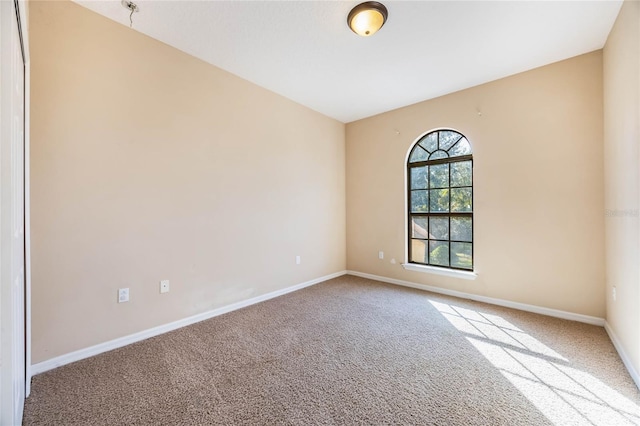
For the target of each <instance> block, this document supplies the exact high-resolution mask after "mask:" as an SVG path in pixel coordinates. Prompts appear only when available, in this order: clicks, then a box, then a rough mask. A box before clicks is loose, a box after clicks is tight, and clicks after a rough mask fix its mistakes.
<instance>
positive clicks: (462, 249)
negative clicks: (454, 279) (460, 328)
mask: <svg viewBox="0 0 640 426" xmlns="http://www.w3.org/2000/svg"><path fill="white" fill-rule="evenodd" d="M471 154H472V153H471V145H470V144H469V141H468V140H467V139H466V138H465V137H464V136H463V135H462V134H460V133H458V132H456V131H454V130H436V131H433V132H430V133H428V134H426V135H425V136H423V137H421V138H420V139H419V140H418V141H417V142H416V143H415V145H414V146H413V148H412V150H411V153H410V154H409V160H408V161H407V191H408V203H407V204H408V212H407V214H408V223H409V230H408V232H409V238H408V241H409V262H410V263H414V264H422V265H431V266H437V267H443V268H450V269H461V270H467V271H469V270H473V156H472V155H471Z"/></svg>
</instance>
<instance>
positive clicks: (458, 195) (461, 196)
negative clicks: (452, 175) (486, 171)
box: [451, 188, 473, 212]
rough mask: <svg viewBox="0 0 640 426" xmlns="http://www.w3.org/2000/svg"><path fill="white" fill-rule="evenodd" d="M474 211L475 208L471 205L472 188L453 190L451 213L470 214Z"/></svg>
mask: <svg viewBox="0 0 640 426" xmlns="http://www.w3.org/2000/svg"><path fill="white" fill-rule="evenodd" d="M472 210H473V206H472V205H471V188H452V189H451V211H452V212H470V211H472Z"/></svg>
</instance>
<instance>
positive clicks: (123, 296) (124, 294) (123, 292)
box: [118, 288, 129, 303]
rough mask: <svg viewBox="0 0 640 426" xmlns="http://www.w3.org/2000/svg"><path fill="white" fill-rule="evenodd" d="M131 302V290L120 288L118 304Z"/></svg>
mask: <svg viewBox="0 0 640 426" xmlns="http://www.w3.org/2000/svg"><path fill="white" fill-rule="evenodd" d="M128 301H129V289H128V288H119V289H118V303H124V302H128Z"/></svg>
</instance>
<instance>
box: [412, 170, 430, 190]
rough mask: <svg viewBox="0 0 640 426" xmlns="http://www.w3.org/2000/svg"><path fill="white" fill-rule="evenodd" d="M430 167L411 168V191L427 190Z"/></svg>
mask: <svg viewBox="0 0 640 426" xmlns="http://www.w3.org/2000/svg"><path fill="white" fill-rule="evenodd" d="M427 171H428V167H427V166H424V167H413V168H411V189H426V188H427V184H428V183H429V180H428V179H429V175H428V173H427Z"/></svg>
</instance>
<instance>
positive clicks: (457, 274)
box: [402, 263, 478, 280]
mask: <svg viewBox="0 0 640 426" xmlns="http://www.w3.org/2000/svg"><path fill="white" fill-rule="evenodd" d="M402 267H403V268H404V269H406V270H408V271H415V272H422V273H425V274H436V275H444V276H447V277H454V278H462V279H463V280H475V279H476V278H477V277H478V274H476V273H475V272H472V271H468V272H467V271H459V270H457V269H446V268H438V267H436V266H427V265H417V264H415V263H403V264H402Z"/></svg>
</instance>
